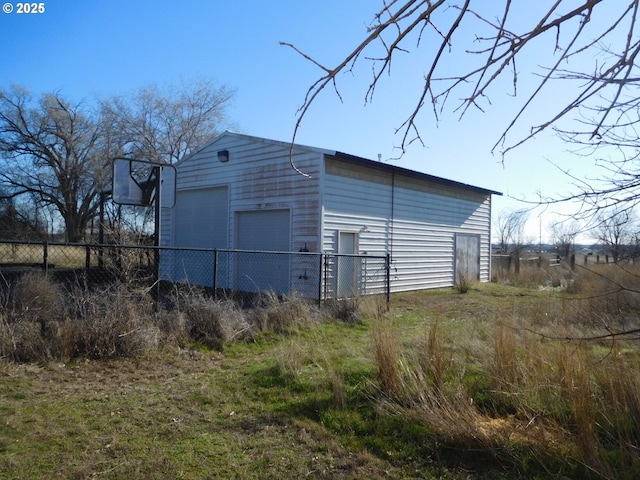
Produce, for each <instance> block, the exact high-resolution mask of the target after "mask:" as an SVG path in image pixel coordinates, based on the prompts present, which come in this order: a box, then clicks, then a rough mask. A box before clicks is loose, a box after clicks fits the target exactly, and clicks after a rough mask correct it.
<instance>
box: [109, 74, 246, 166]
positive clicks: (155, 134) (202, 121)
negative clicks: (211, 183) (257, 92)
mask: <svg viewBox="0 0 640 480" xmlns="http://www.w3.org/2000/svg"><path fill="white" fill-rule="evenodd" d="M233 95H234V91H233V90H231V89H229V88H228V87H216V85H215V84H213V83H212V82H210V81H206V80H197V81H195V82H193V83H184V82H183V83H182V84H181V85H168V86H167V87H165V88H162V89H161V88H160V87H158V86H156V85H151V86H149V87H145V88H142V89H141V90H139V91H138V92H136V93H134V94H133V96H132V97H131V98H129V97H124V96H114V97H111V98H108V99H106V100H103V101H102V102H101V107H102V111H103V113H104V114H105V115H106V117H107V118H109V119H110V121H111V122H112V124H113V128H114V130H115V131H117V132H118V133H119V135H120V138H121V143H122V149H123V150H124V152H125V155H126V156H130V157H132V158H136V159H140V160H149V161H153V162H159V163H175V162H177V161H178V160H180V159H181V158H183V157H184V156H185V155H188V154H189V153H192V152H193V151H194V150H195V149H196V148H199V147H201V146H202V145H204V144H205V143H206V142H207V141H209V140H211V139H213V138H214V137H216V136H217V135H218V134H219V133H221V128H222V127H224V125H225V122H226V121H227V120H226V119H227V116H226V109H227V107H228V106H229V105H230V103H231V100H232V99H233Z"/></svg>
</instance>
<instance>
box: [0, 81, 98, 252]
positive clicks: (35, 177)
mask: <svg viewBox="0 0 640 480" xmlns="http://www.w3.org/2000/svg"><path fill="white" fill-rule="evenodd" d="M102 128H103V125H102V124H101V121H100V119H99V117H97V116H95V115H94V114H93V113H92V112H91V111H90V109H89V108H88V107H87V106H86V105H84V104H82V103H80V104H76V105H74V104H72V103H70V102H68V101H67V100H65V99H64V98H63V97H62V96H61V95H59V94H55V93H50V94H45V95H43V96H42V97H41V98H40V99H39V100H38V101H35V100H34V99H33V98H32V97H31V95H30V93H29V92H28V91H27V90H26V89H24V88H22V87H18V86H14V87H12V88H11V89H9V90H7V91H0V154H1V159H0V162H1V163H0V165H1V168H0V184H2V186H3V187H4V189H3V190H4V191H5V192H8V194H6V195H5V196H6V197H11V198H13V197H16V196H19V195H24V194H28V195H33V196H35V197H37V198H38V200H39V202H40V203H42V204H43V205H45V206H52V207H54V208H55V209H56V210H57V211H58V212H59V213H60V216H61V217H62V219H63V220H64V223H65V227H66V232H67V237H68V239H69V241H72V242H77V241H80V240H82V238H83V235H84V231H85V228H86V226H87V224H88V222H89V221H90V220H91V218H93V217H94V216H95V214H96V212H97V208H98V205H97V201H96V200H97V199H98V197H99V194H100V191H101V190H102V189H103V188H104V186H105V185H106V182H107V162H108V159H109V156H108V153H107V152H105V145H104V143H103V138H104V136H103V132H102Z"/></svg>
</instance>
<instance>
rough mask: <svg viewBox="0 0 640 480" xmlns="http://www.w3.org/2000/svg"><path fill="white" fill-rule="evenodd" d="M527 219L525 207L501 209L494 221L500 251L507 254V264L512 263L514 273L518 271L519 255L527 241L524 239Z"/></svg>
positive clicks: (527, 214)
mask: <svg viewBox="0 0 640 480" xmlns="http://www.w3.org/2000/svg"><path fill="white" fill-rule="evenodd" d="M528 220H529V211H528V210H526V209H519V210H503V211H502V212H500V214H499V215H498V217H497V219H496V223H495V232H496V238H497V239H498V242H499V244H500V252H501V253H502V254H503V255H509V265H511V264H513V265H514V267H515V271H516V273H520V257H521V255H522V252H523V251H524V249H525V247H526V245H527V243H528V242H527V240H526V239H525V227H526V225H527V221H528ZM509 268H510V267H509Z"/></svg>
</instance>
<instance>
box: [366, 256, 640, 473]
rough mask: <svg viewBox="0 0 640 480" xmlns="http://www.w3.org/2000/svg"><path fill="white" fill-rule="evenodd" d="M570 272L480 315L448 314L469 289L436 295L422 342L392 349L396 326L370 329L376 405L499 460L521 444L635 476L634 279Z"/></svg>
mask: <svg viewBox="0 0 640 480" xmlns="http://www.w3.org/2000/svg"><path fill="white" fill-rule="evenodd" d="M522 270H524V269H522ZM522 270H521V274H522V273H523V272H522ZM576 275H577V274H575V273H571V280H572V282H571V283H570V282H566V283H565V284H567V285H571V288H570V289H569V292H570V293H564V292H565V290H559V289H549V290H546V289H545V288H549V287H547V286H546V285H547V284H546V283H545V288H543V289H542V290H540V289H538V290H531V291H530V292H531V296H532V299H531V301H528V300H526V301H519V302H517V303H514V307H512V308H505V307H507V305H504V304H503V305H496V308H493V307H491V308H490V310H491V312H492V315H493V317H487V318H485V319H484V320H479V319H478V318H477V317H482V311H481V310H480V308H479V306H476V308H477V310H476V312H475V316H476V318H475V319H474V320H471V319H468V320H467V324H466V325H465V324H464V323H460V322H457V321H455V319H451V320H449V319H447V316H448V315H455V316H460V315H461V309H464V308H465V307H464V304H467V303H468V304H473V300H472V298H471V299H469V298H467V299H466V300H465V301H464V302H462V301H459V304H458V306H457V307H455V308H456V309H455V310H453V311H450V312H447V311H446V310H440V309H439V308H438V306H437V301H435V300H434V301H432V302H430V304H431V305H432V311H435V312H437V313H436V317H435V321H434V320H431V321H429V322H428V323H426V325H429V326H430V327H429V332H428V336H427V340H426V342H424V343H420V342H418V343H416V342H408V343H406V344H404V345H402V347H400V345H401V340H400V338H401V335H400V333H399V332H398V331H396V332H395V333H394V332H393V331H391V330H390V329H389V328H386V329H380V330H377V329H374V331H373V333H372V342H373V351H374V358H375V359H376V364H377V367H378V375H379V378H378V386H379V390H380V398H381V399H382V402H381V403H382V405H383V406H384V410H385V411H388V412H394V413H395V414H397V415H399V416H401V417H402V418H405V419H406V421H411V422H415V421H420V422H423V423H424V424H425V425H428V426H430V427H431V428H435V429H436V430H437V431H438V432H440V434H441V435H442V436H443V437H445V438H450V439H455V442H456V443H457V444H462V445H468V446H469V448H476V449H479V450H482V451H485V452H486V451H490V452H493V453H492V456H494V457H495V458H511V459H512V460H513V461H515V459H516V458H520V457H521V455H522V453H523V452H528V453H527V456H528V458H530V459H533V460H535V461H537V462H538V463H544V462H551V463H555V464H556V465H557V468H567V466H568V465H574V466H573V467H570V469H569V470H567V471H573V472H574V474H576V473H575V472H581V473H580V475H584V476H593V477H594V478H636V476H637V475H639V474H640V470H639V467H640V455H639V454H638V451H637V448H636V447H635V446H636V445H637V444H638V442H639V441H640V423H639V418H638V417H639V414H640V393H638V392H640V368H639V367H640V346H639V345H638V344H637V338H638V336H637V334H635V333H633V332H635V331H636V329H638V328H639V327H640V320H639V319H638V315H637V312H636V309H637V308H638V298H637V295H638V293H636V292H639V291H640V290H639V287H640V277H639V276H638V273H637V270H634V269H632V268H620V267H616V266H613V265H610V266H607V267H605V266H600V267H592V268H590V269H589V270H583V271H581V272H580V274H579V276H576ZM574 276H575V277H574ZM547 292H548V293H547ZM470 295H471V293H470ZM484 301H485V302H486V303H485V308H486V307H487V306H488V301H489V298H485V300H484ZM504 301H505V299H502V300H500V302H503V303H504ZM516 305H517V308H516ZM472 318H473V317H472ZM479 323H480V324H481V325H482V327H480V328H481V331H477V330H475V329H476V328H478V324H479ZM446 331H449V332H454V333H449V334H447V333H446ZM624 331H628V332H630V333H629V334H623V332H624ZM483 336H484V338H485V340H484V344H483V345H479V344H478V341H479V340H481V339H482V338H483ZM461 355H463V356H464V357H465V359H464V361H452V358H455V357H456V356H457V357H458V358H460V356H461ZM562 465H564V467H562Z"/></svg>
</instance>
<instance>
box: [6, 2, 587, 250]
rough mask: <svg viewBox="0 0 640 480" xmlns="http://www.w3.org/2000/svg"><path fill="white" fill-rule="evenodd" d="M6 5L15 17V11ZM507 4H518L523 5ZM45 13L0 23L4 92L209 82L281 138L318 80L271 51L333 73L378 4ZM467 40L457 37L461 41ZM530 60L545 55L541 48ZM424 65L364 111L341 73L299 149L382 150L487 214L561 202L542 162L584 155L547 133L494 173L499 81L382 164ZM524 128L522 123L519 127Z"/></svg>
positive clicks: (349, 77)
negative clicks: (455, 184)
mask: <svg viewBox="0 0 640 480" xmlns="http://www.w3.org/2000/svg"><path fill="white" fill-rule="evenodd" d="M10 3H12V5H13V6H14V9H15V7H16V4H17V2H13V1H12V2H10ZM518 3H519V7H518V8H529V7H528V6H527V5H530V4H529V3H528V2H525V3H522V2H518ZM44 5H45V12H44V13H42V14H30V15H18V14H16V13H15V11H14V13H11V14H2V13H0V39H1V40H2V48H1V49H0V79H1V82H0V88H4V87H7V86H9V85H10V84H11V83H16V84H19V85H22V86H24V87H27V88H29V89H30V90H32V91H33V92H34V93H35V94H39V93H43V92H49V91H58V92H60V93H62V94H63V95H64V96H65V97H66V98H68V99H70V100H73V101H83V100H84V101H89V102H90V101H92V100H93V99H95V98H96V97H106V96H110V95H113V94H126V93H128V92H132V91H134V90H137V89H139V88H140V87H143V86H146V85H149V84H151V83H156V84H158V85H159V86H163V85H166V84H169V83H179V82H180V81H181V80H182V79H184V80H189V79H191V78H195V77H200V78H207V79H212V80H214V81H215V82H216V83H218V84H219V85H227V86H229V87H231V88H233V89H235V90H236V95H235V99H234V102H233V105H232V107H231V108H230V110H229V117H230V121H231V122H232V124H233V128H234V130H237V131H239V132H242V133H247V134H251V135H256V136H262V137H267V138H273V139H276V140H285V141H286V140H289V139H290V138H291V135H292V133H293V128H294V125H295V121H296V111H297V109H298V107H299V106H300V105H301V103H302V101H303V99H304V95H305V93H306V91H307V88H308V87H309V86H310V85H311V84H312V83H313V82H314V81H315V80H316V79H317V78H318V77H319V75H320V74H321V71H320V70H319V69H318V68H317V67H316V66H314V65H312V64H311V63H309V62H308V61H306V60H305V59H304V58H302V57H301V56H300V55H298V54H297V53H295V52H294V51H293V50H292V49H290V48H287V47H284V46H281V45H280V44H279V42H280V41H285V42H289V43H292V44H295V45H296V46H297V47H298V48H299V49H300V50H302V51H304V52H305V53H307V54H309V55H311V56H312V57H314V58H316V59H317V60H318V61H320V62H322V63H324V64H325V65H327V66H333V65H335V64H337V63H338V62H339V61H340V60H341V59H342V58H343V57H344V56H345V54H346V53H348V52H349V51H350V50H351V48H352V47H353V46H354V45H355V44H356V43H357V42H359V41H360V40H361V39H362V37H363V36H364V35H365V33H366V25H367V24H368V23H369V22H370V20H371V19H372V17H373V14H374V13H375V12H376V11H377V9H378V7H379V5H380V2H377V1H373V0H296V1H292V0H272V1H258V0H254V1H251V0H245V1H231V0H211V1H205V0H182V1H180V2H176V1H175V0H174V1H167V0H102V1H99V0H83V1H80V0H49V1H45V2H44ZM522 13H523V15H524V16H525V17H526V15H527V14H528V12H526V11H523V12H522ZM473 33H474V32H472V31H468V32H467V34H468V35H469V37H468V38H472V35H473ZM425 41H428V39H427V40H425ZM543 47H544V46H543ZM551 50H552V45H547V51H551ZM540 55H541V58H544V57H543V56H544V55H545V50H544V48H542V50H541V52H540ZM425 59H426V53H424V52H423V51H422V50H418V51H415V52H411V53H409V54H406V55H403V56H400V57H399V58H398V61H397V62H394V64H393V70H392V74H391V76H389V77H385V78H384V82H383V83H381V84H380V86H379V88H378V90H377V92H376V95H375V97H374V99H373V103H370V104H366V105H365V102H364V96H365V93H366V90H367V87H368V85H369V82H370V79H371V73H370V72H371V71H370V68H371V66H370V65H369V64H367V63H362V64H361V65H360V66H359V67H358V68H356V69H355V71H354V72H353V74H344V75H341V76H340V78H339V83H338V87H339V89H340V93H341V95H342V99H343V101H342V102H341V101H340V100H339V99H338V97H337V96H336V95H335V94H334V93H333V92H332V90H327V91H325V92H324V93H323V94H321V95H320V97H319V98H318V100H317V102H316V104H315V105H314V106H313V107H312V108H311V110H310V112H309V114H308V116H307V118H306V119H305V120H304V122H303V125H302V128H301V130H300V132H299V134H298V138H297V141H298V142H299V143H302V144H306V145H312V146H316V147H322V148H327V149H335V150H339V151H344V152H347V153H350V154H354V155H359V156H363V157H365V158H369V159H373V160H375V159H377V158H378V154H380V155H381V158H382V160H383V161H392V162H393V163H394V164H396V165H399V166H402V167H405V168H410V169H414V170H418V171H421V172H426V173H429V174H432V175H437V176H441V177H445V178H450V179H453V180H457V181H461V182H465V183H469V184H473V185H478V186H481V187H485V188H489V189H493V190H498V191H502V192H504V193H505V196H503V197H495V201H494V212H499V211H501V210H503V209H505V208H518V207H521V206H522V205H520V204H518V203H517V202H516V201H515V200H513V198H528V199H534V198H536V192H538V191H542V192H543V193H545V194H548V195H552V194H555V193H565V192H567V191H568V190H569V185H568V180H567V178H566V177H565V176H563V175H562V174H560V173H559V172H558V171H557V170H556V169H555V167H553V166H552V165H551V164H550V163H549V160H552V161H554V162H556V163H559V164H561V165H562V166H563V167H565V168H569V169H571V171H572V172H574V173H579V174H582V173H583V171H586V169H587V165H585V161H584V159H578V158H575V157H574V156H572V155H570V154H568V153H567V152H566V146H564V145H562V144H561V143H560V142H559V141H558V140H557V139H555V138H554V137H553V136H552V135H541V136H540V137H539V138H537V139H535V140H533V141H531V142H529V143H528V144H526V145H525V146H523V147H521V148H519V149H518V150H516V151H514V152H513V153H511V154H510V155H509V156H508V157H507V158H506V160H505V162H504V164H503V163H502V162H501V157H500V156H499V155H492V154H491V147H492V146H493V144H494V143H495V142H496V141H497V140H498V137H499V135H500V133H501V128H504V127H505V126H506V125H507V121H508V119H509V116H510V115H511V114H513V113H514V112H515V111H517V108H519V106H520V105H521V101H522V100H523V97H516V98H513V97H512V96H510V95H508V94H507V92H509V91H510V86H509V80H510V79H505V81H504V82H501V83H500V84H499V85H498V88H497V89H496V90H495V92H494V93H493V94H492V96H491V106H488V105H487V107H488V108H487V110H486V113H481V112H478V111H472V112H470V113H469V114H468V115H467V116H465V117H464V118H463V119H462V120H459V119H458V115H457V114H455V113H454V112H453V111H452V110H453V107H454V106H455V105H454V103H453V101H452V103H450V106H451V108H449V109H448V110H447V111H446V112H445V114H444V115H443V116H442V117H441V119H440V122H439V123H437V124H436V122H434V121H433V117H432V116H430V115H428V109H427V113H426V114H425V115H423V117H422V118H421V123H420V132H421V135H422V137H423V140H424V142H425V144H426V145H425V146H424V147H423V146H422V145H420V144H418V143H415V144H413V145H412V147H411V148H409V150H408V151H407V153H406V154H405V155H404V156H403V157H402V158H400V159H399V160H390V159H392V158H395V157H397V156H398V153H399V152H398V150H397V149H396V148H395V147H396V146H397V145H399V144H400V142H401V138H400V137H399V136H398V135H395V134H394V132H395V129H396V128H397V127H399V126H400V125H401V124H402V122H403V121H404V119H405V117H406V115H407V114H408V113H409V111H410V109H412V108H413V106H414V103H415V101H416V98H417V96H418V95H419V93H420V87H421V78H422V75H424V73H425V70H426V68H427V67H426V66H425V64H426V60H425ZM528 61H529V63H530V64H529V65H528V64H527V63H526V62H523V65H522V66H521V67H520V68H521V69H522V70H523V71H521V72H519V75H520V79H521V82H522V87H521V90H526V87H527V85H529V84H528V82H529V81H530V80H532V77H529V76H528V73H529V71H528V70H527V69H529V68H530V69H533V67H534V66H536V65H538V64H539V62H538V58H536V56H535V55H534V56H533V57H531V58H529V60H528ZM555 88H557V90H554V91H552V92H550V94H549V95H548V96H547V97H546V100H545V102H543V103H542V104H540V105H538V106H537V107H536V109H533V110H532V112H531V115H532V117H528V118H530V119H532V121H533V119H535V117H536V115H538V117H539V116H540V115H542V114H545V113H547V112H548V109H549V106H550V105H553V103H554V101H556V102H557V99H558V98H562V96H563V95H564V91H563V89H564V88H566V87H564V86H560V87H555ZM554 96H555V97H554ZM554 98H555V100H554ZM447 112H448V113H447ZM528 126H529V125H528V124H527V122H526V121H525V122H524V123H523V125H522V127H523V128H525V129H526V128H527V127H528ZM521 131H524V130H521ZM556 210H561V211H563V212H567V211H570V209H569V208H568V207H566V206H565V207H559V208H554V209H551V210H547V211H545V212H544V213H543V214H542V215H543V216H542V225H543V227H542V234H543V237H546V236H547V228H546V225H547V224H548V223H549V222H551V221H552V219H553V218H555V217H556V215H555V214H554V213H553V212H554V211H556ZM538 214H539V212H538V211H536V212H534V213H532V214H531V219H532V220H531V222H530V223H531V225H530V228H529V232H530V235H531V236H532V237H533V238H535V239H536V240H537V238H538V235H539V233H540V224H541V222H540V220H539V218H538V216H537V215H538Z"/></svg>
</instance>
